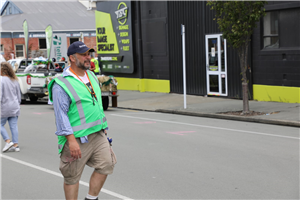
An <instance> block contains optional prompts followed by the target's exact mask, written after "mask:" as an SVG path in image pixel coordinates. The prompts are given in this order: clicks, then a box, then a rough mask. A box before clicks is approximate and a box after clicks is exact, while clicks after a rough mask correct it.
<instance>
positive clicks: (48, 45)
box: [45, 25, 52, 59]
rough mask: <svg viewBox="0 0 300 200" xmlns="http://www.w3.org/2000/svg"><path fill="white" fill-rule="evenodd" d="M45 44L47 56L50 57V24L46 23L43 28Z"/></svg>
mask: <svg viewBox="0 0 300 200" xmlns="http://www.w3.org/2000/svg"><path fill="white" fill-rule="evenodd" d="M45 33H46V45H47V58H48V59H50V53H51V46H52V26H51V25H48V26H47V28H46V29H45Z"/></svg>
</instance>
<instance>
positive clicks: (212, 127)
mask: <svg viewBox="0 0 300 200" xmlns="http://www.w3.org/2000/svg"><path fill="white" fill-rule="evenodd" d="M111 115H113V116H117V117H125V118H133V119H142V120H152V121H156V122H164V123H171V124H181V125H187V126H196V127H203V128H211V129H218V130H226V131H234V132H242V133H251V134H256V135H265V136H272V137H280V138H288V139H296V140H299V139H300V138H299V137H291V136H284V135H274V134H269V133H260V132H254V131H245V130H238V129H230V128H222V127H215V126H205V125H198V124H189V123H183V122H173V121H166V120H158V119H151V118H143V117H133V116H126V115H117V114H111Z"/></svg>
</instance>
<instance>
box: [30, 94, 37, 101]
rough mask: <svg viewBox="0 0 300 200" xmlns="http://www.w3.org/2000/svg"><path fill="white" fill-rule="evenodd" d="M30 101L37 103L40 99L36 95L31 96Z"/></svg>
mask: <svg viewBox="0 0 300 200" xmlns="http://www.w3.org/2000/svg"><path fill="white" fill-rule="evenodd" d="M29 99H30V101H31V102H37V100H38V99H39V97H37V96H35V95H30V96H29Z"/></svg>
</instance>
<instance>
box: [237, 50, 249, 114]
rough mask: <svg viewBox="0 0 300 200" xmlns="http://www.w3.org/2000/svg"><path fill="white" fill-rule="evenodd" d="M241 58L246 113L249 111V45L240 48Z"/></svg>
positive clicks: (244, 111)
mask: <svg viewBox="0 0 300 200" xmlns="http://www.w3.org/2000/svg"><path fill="white" fill-rule="evenodd" d="M239 58H240V65H241V73H242V89H243V114H246V113H249V98H248V80H247V61H248V45H243V46H242V47H241V48H240V49H239Z"/></svg>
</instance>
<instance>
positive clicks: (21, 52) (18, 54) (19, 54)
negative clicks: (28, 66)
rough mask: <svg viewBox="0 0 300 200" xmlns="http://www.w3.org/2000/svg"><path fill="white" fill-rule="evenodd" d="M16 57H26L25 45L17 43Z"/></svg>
mask: <svg viewBox="0 0 300 200" xmlns="http://www.w3.org/2000/svg"><path fill="white" fill-rule="evenodd" d="M16 57H17V58H19V57H24V45H22V44H16Z"/></svg>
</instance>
